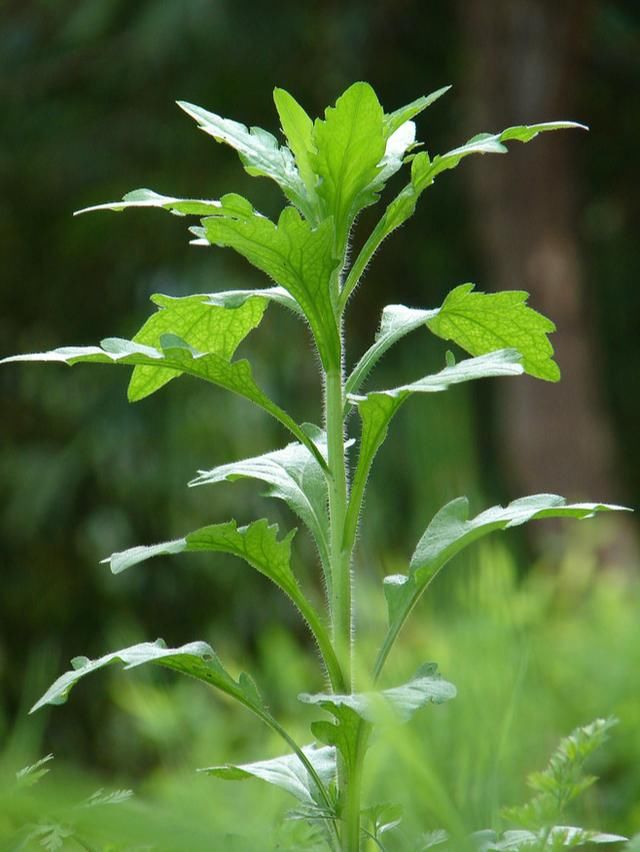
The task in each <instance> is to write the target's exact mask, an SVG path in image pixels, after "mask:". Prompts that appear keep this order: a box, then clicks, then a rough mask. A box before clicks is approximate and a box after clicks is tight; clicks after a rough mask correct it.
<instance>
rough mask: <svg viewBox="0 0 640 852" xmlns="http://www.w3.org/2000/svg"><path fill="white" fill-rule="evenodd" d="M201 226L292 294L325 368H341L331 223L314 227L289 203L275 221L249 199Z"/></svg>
mask: <svg viewBox="0 0 640 852" xmlns="http://www.w3.org/2000/svg"><path fill="white" fill-rule="evenodd" d="M202 224H203V226H204V232H205V234H206V238H207V240H208V241H209V242H210V243H212V244H213V245H219V246H228V247H229V248H233V249H235V251H237V252H238V253H239V254H241V255H243V257H245V258H246V259H247V260H248V261H249V263H251V264H253V266H256V267H257V268H258V269H261V270H262V271H263V272H265V273H266V274H267V275H268V276H270V277H271V278H272V279H273V280H274V281H275V282H276V284H280V285H281V286H282V287H284V288H285V289H286V290H287V291H288V292H289V293H290V294H291V295H292V296H293V298H294V299H295V300H296V301H297V302H298V304H299V305H300V307H301V308H302V310H303V311H304V314H305V316H306V317H307V319H308V321H309V325H310V326H311V329H312V331H313V334H314V337H315V340H316V345H317V347H318V352H319V353H320V358H321V359H322V363H323V365H324V367H325V369H328V368H330V367H332V366H334V367H335V366H337V365H338V364H339V360H340V354H339V353H340V341H339V336H338V327H337V323H336V318H335V314H334V310H333V304H332V301H331V294H330V290H329V280H330V279H331V276H332V274H333V272H334V270H335V269H336V266H337V264H338V261H337V260H336V258H335V256H334V251H333V228H332V223H331V221H330V220H325V221H324V222H322V223H321V224H320V225H319V226H318V227H317V228H315V229H313V228H312V227H311V225H309V223H308V222H306V221H305V220H304V219H302V218H301V217H300V215H299V214H298V212H297V211H296V210H294V208H293V207H287V208H285V209H284V210H283V211H282V213H281V214H280V218H279V220H278V224H277V225H275V224H274V223H273V222H271V221H270V220H269V219H267V218H266V217H264V216H260V215H259V214H258V213H256V211H255V210H253V208H252V207H251V205H250V204H249V202H247V201H245V202H244V206H240V205H238V210H237V212H236V214H235V215H234V216H231V215H224V216H221V217H217V216H216V217H212V218H207V219H204V220H203V223H202Z"/></svg>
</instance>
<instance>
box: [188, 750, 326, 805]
mask: <svg viewBox="0 0 640 852" xmlns="http://www.w3.org/2000/svg"><path fill="white" fill-rule="evenodd" d="M302 751H303V753H304V754H305V756H306V757H307V759H308V760H309V762H310V763H311V764H312V765H313V767H314V768H315V770H316V772H317V774H318V776H319V777H320V779H321V780H322V781H323V782H324V784H326V785H327V786H328V785H329V784H331V782H333V781H334V780H335V775H336V750H335V748H333V747H332V746H317V745H315V744H314V745H309V746H305V747H303V749H302ZM198 771H199V772H205V773H207V774H208V775H213V776H215V777H217V778H223V779H225V780H228V781H242V780H245V779H247V778H259V779H261V780H262V781H266V782H267V783H269V784H273V785H274V786H276V787H280V788H281V789H282V790H286V791H287V792H288V793H291V795H292V796H295V798H296V799H298V800H299V801H301V802H303V803H304V804H307V805H319V804H321V803H320V800H319V798H318V790H317V787H316V784H315V782H314V780H313V779H312V778H311V776H310V775H309V772H308V770H307V768H306V767H305V766H304V765H303V764H302V762H301V761H300V758H299V757H298V755H297V754H286V755H283V756H282V757H276V758H273V759H271V760H259V761H256V762H254V763H245V764H242V765H240V766H236V765H233V764H225V765H223V766H209V767H207V768H206V769H199V770H198Z"/></svg>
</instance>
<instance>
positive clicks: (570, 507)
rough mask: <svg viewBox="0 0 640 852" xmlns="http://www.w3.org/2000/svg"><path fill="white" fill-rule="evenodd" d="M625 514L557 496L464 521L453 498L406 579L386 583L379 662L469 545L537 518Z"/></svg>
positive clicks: (464, 505)
mask: <svg viewBox="0 0 640 852" xmlns="http://www.w3.org/2000/svg"><path fill="white" fill-rule="evenodd" d="M609 511H627V510H625V508H624V507H623V506H614V505H607V504H603V503H573V504H568V503H567V502H566V500H565V499H564V497H559V496H558V495H557V494H534V495H532V496H530V497H522V498H520V499H518V500H514V501H513V502H512V503H509V505H508V506H505V507H503V506H493V507H492V508H491V509H487V510H486V511H484V512H482V513H481V514H479V515H477V516H476V517H475V518H471V519H469V502H468V500H467V498H466V497H458V498H457V499H455V500H452V501H451V502H450V503H447V505H446V506H444V507H443V508H442V509H440V511H439V512H438V513H437V514H436V515H435V517H434V518H433V520H432V521H431V523H430V524H429V526H428V527H427V530H426V532H425V533H424V535H423V536H422V538H421V539H420V541H419V542H418V545H417V547H416V549H415V552H414V554H413V556H412V558H411V563H410V571H409V574H408V575H406V576H405V575H402V574H396V575H393V576H391V577H386V578H385V595H386V598H387V605H388V609H389V631H388V634H387V637H386V639H385V643H384V645H383V650H382V652H381V653H382V660H384V657H386V653H388V649H389V648H390V646H391V644H392V642H393V641H394V640H395V637H396V636H397V634H398V632H399V630H400V628H401V627H402V625H403V624H404V622H405V620H406V618H407V616H408V615H409V613H410V612H411V610H412V608H413V607H414V606H415V604H416V602H417V600H418V598H419V597H420V595H422V593H423V592H424V590H425V589H426V588H427V586H428V585H429V584H430V583H431V581H432V580H433V579H434V578H435V577H436V576H437V574H438V573H439V572H440V571H441V570H442V568H443V567H444V566H445V565H446V564H447V562H449V560H451V559H452V558H453V557H454V556H455V555H456V554H458V553H459V552H460V551H461V550H463V549H464V548H465V547H467V546H468V545H469V544H471V543H472V542H473V541H476V540H477V539H479V538H481V537H483V536H485V535H488V534H489V533H490V532H493V531H494V530H505V529H508V528H510V527H516V526H520V525H521V524H524V523H527V522H528V521H532V520H538V519H542V518H577V519H579V520H581V519H584V518H591V517H593V515H595V514H596V513H597V512H609Z"/></svg>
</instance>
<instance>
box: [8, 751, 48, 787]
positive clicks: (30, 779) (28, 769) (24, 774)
mask: <svg viewBox="0 0 640 852" xmlns="http://www.w3.org/2000/svg"><path fill="white" fill-rule="evenodd" d="M52 760H53V755H52V754H48V755H46V757H42V758H40V760H38V761H36V763H33V764H31V766H25V767H24V768H23V769H19V770H18V771H17V772H16V781H17V782H18V786H20V787H32V786H33V785H34V784H37V783H38V781H40V779H41V778H44V776H45V775H47V773H49V772H50V771H51V767H50V766H47V764H48V763H50V762H51V761H52Z"/></svg>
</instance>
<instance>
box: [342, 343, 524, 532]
mask: <svg viewBox="0 0 640 852" xmlns="http://www.w3.org/2000/svg"><path fill="white" fill-rule="evenodd" d="M520 358H521V356H520V354H519V353H518V352H516V351H515V350H514V349H502V350H499V351H497V352H491V353H489V354H487V355H481V356H480V357H478V358H467V359H466V360H464V361H460V362H459V363H457V364H454V365H448V366H446V367H445V368H444V369H443V370H441V371H440V372H439V373H435V374H434V375H431V376H425V378H423V379H419V380H418V381H417V382H411V383H410V384H407V385H401V386H400V387H397V388H392V389H391V390H382V391H372V392H370V393H368V394H367V395H366V396H357V395H355V394H349V395H348V396H347V401H348V402H350V403H352V404H354V405H357V406H358V413H359V414H360V419H361V421H362V434H361V437H360V452H359V454H358V464H357V467H356V472H355V475H354V480H353V487H352V492H351V498H350V502H349V508H348V513H347V522H346V533H345V535H346V538H347V540H348V541H350V540H353V538H354V537H355V532H356V527H357V523H358V517H359V514H360V506H361V504H362V498H363V495H364V490H365V487H366V483H367V479H368V477H369V471H370V470H371V465H372V464H373V460H374V458H375V456H376V453H377V452H378V450H379V449H380V447H381V446H382V444H383V443H384V440H385V438H386V437H387V433H388V431H389V423H390V422H391V420H392V418H393V416H394V415H395V414H396V412H397V411H398V410H399V408H400V407H401V406H402V404H403V403H404V402H405V401H406V400H407V399H408V398H409V397H410V396H411V395H412V394H414V393H435V392H438V391H444V390H447V388H449V387H450V386H451V385H455V384H459V383H460V382H467V381H470V380H473V379H482V378H487V377H490V376H515V375H519V374H520V373H522V365H521V363H520Z"/></svg>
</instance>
